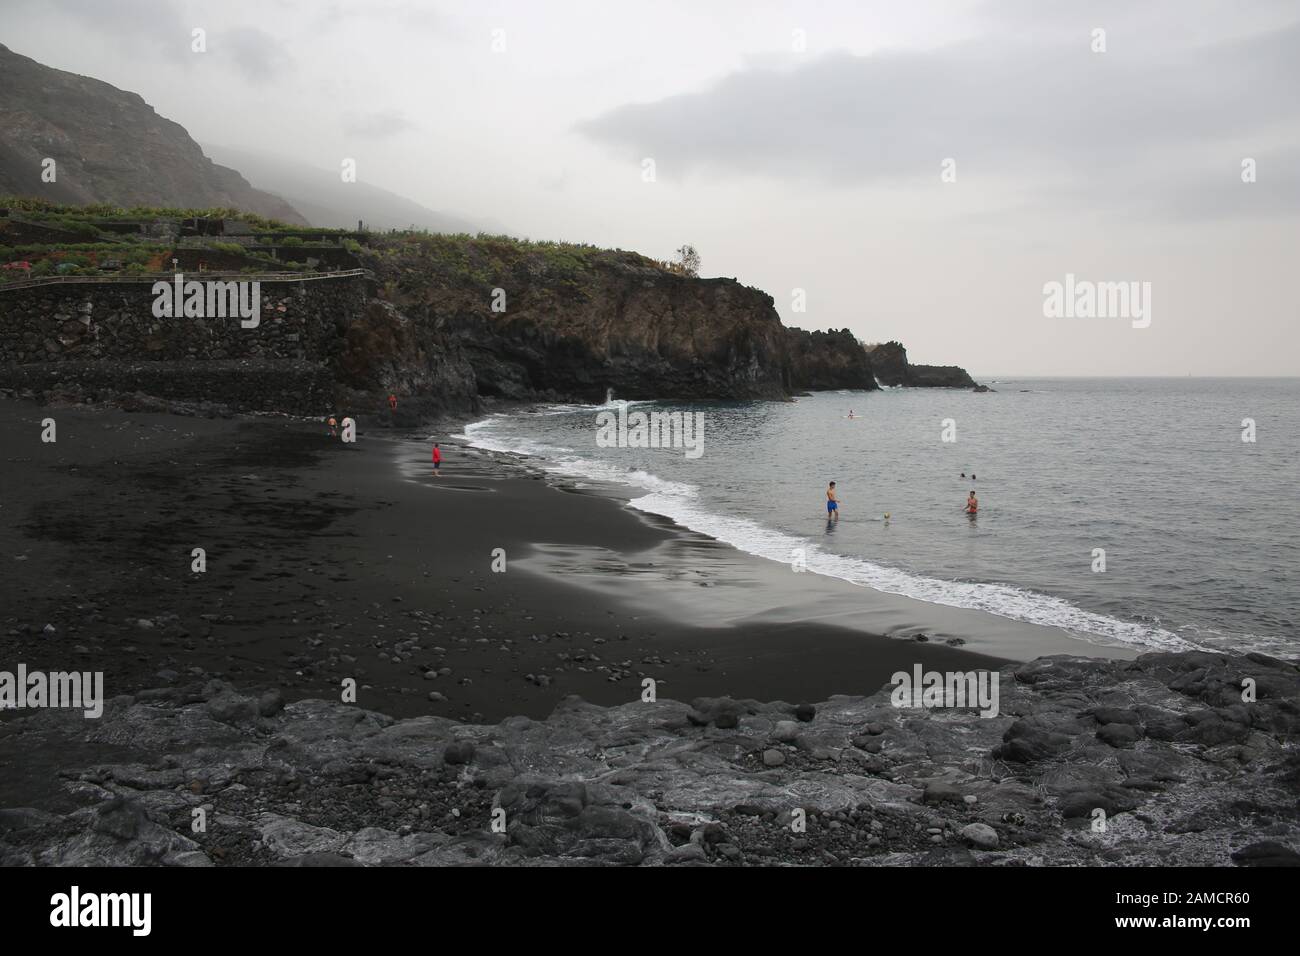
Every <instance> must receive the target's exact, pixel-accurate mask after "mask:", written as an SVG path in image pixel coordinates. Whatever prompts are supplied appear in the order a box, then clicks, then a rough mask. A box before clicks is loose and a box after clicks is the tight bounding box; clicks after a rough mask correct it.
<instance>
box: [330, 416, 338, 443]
mask: <svg viewBox="0 0 1300 956" xmlns="http://www.w3.org/2000/svg"><path fill="white" fill-rule="evenodd" d="M338 437H339V423H338V422H337V421H335V420H334V416H333V415H331V416H330V438H338Z"/></svg>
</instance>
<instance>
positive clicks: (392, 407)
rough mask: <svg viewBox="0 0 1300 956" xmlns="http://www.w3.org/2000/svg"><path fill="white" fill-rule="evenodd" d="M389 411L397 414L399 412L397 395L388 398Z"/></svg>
mask: <svg viewBox="0 0 1300 956" xmlns="http://www.w3.org/2000/svg"><path fill="white" fill-rule="evenodd" d="M388 410H389V411H390V412H395V411H397V396H396V395H389V396H388Z"/></svg>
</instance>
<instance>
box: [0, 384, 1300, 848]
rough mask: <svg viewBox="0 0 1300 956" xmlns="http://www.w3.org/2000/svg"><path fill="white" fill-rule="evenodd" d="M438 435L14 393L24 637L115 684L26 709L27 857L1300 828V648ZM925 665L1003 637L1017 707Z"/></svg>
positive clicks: (1111, 844) (4, 780) (17, 804)
mask: <svg viewBox="0 0 1300 956" xmlns="http://www.w3.org/2000/svg"><path fill="white" fill-rule="evenodd" d="M47 416H48V417H54V418H55V419H56V420H57V422H58V427H59V441H58V443H57V444H56V445H54V446H42V445H41V444H40V442H39V437H38V436H39V427H38V426H39V422H40V420H41V419H42V418H43V417H47ZM417 443H422V439H418V438H416V437H414V436H402V435H397V434H391V435H386V436H380V437H367V435H366V434H365V433H364V432H363V433H362V435H361V438H360V442H359V443H358V446H357V447H345V446H343V445H342V444H341V443H339V442H337V441H332V440H330V439H329V438H328V437H327V436H326V435H325V429H324V427H323V426H319V425H315V424H309V423H301V422H293V421H265V420H247V419H242V420H230V419H215V420H209V419H179V418H177V417H175V416H168V415H157V414H147V413H146V414H126V413H122V412H118V411H112V410H104V409H86V408H36V407H34V406H32V405H30V404H27V403H18V402H11V401H0V444H2V445H3V447H4V448H5V449H6V450H7V457H6V458H5V459H4V466H5V468H6V472H7V473H13V474H14V475H15V477H16V480H15V482H14V484H13V490H12V493H10V494H9V495H7V496H6V498H5V499H4V501H3V508H0V561H4V562H6V572H7V573H6V575H5V576H4V578H2V579H0V588H3V589H4V594H3V596H4V599H5V600H4V602H3V605H2V606H3V607H4V608H5V611H4V612H3V613H4V618H3V620H0V625H2V626H3V628H4V631H3V638H0V648H3V651H4V657H5V660H6V661H8V662H11V663H17V662H19V661H21V662H22V663H24V664H26V665H27V667H28V669H29V670H37V669H43V670H47V671H48V670H56V669H76V670H82V671H91V670H101V669H102V670H104V671H105V688H106V696H107V697H108V698H109V699H108V700H107V701H106V703H105V707H104V713H103V717H102V718H101V719H96V720H87V719H84V718H83V717H81V715H80V714H74V713H72V712H70V711H66V710H53V709H44V710H38V711H31V710H19V711H6V712H3V713H0V765H3V766H6V767H8V768H12V770H11V772H9V773H7V774H4V775H0V865H18V866H31V865H160V864H161V865H176V866H222V865H276V864H280V865H284V864H288V865H313V866H319V865H326V866H330V865H340V866H341V865H358V864H361V865H403V866H406V865H409V866H445V865H485V864H500V865H574V864H612V865H664V864H669V865H721V866H727V865H744V864H767V865H771V864H777V865H855V866H876V865H909V866H916V865H971V864H977V865H1030V866H1041V865H1081V864H1082V865H1124V866H1132V865H1150V864H1152V863H1159V864H1163V865H1218V866H1225V865H1230V864H1232V863H1237V864H1239V865H1295V863H1296V861H1298V860H1300V856H1297V855H1296V853H1295V851H1294V850H1293V849H1291V846H1290V845H1289V844H1290V843H1291V842H1292V837H1293V835H1294V833H1295V814H1294V800H1293V799H1290V797H1289V796H1288V791H1287V789H1286V787H1285V781H1286V780H1287V779H1289V778H1288V777H1287V774H1289V773H1293V769H1292V770H1288V769H1287V768H1288V767H1291V766H1292V765H1293V764H1294V743H1293V742H1288V741H1293V740H1294V735H1293V734H1294V725H1295V723H1296V717H1295V715H1294V707H1293V706H1292V705H1291V700H1293V699H1294V695H1295V693H1296V688H1297V687H1300V673H1298V672H1297V668H1296V666H1295V665H1294V664H1291V663H1286V662H1281V661H1276V660H1273V659H1270V658H1267V657H1265V656H1264V655H1245V656H1240V655H1234V656H1231V657H1229V656H1224V655H1217V654H1206V653H1199V652H1189V653H1181V654H1180V653H1172V654H1171V653H1149V654H1144V655H1142V656H1141V657H1140V658H1138V659H1136V660H1127V659H1105V658H1102V657H1095V656H1094V657H1085V656H1079V655H1069V656H1051V657H1040V658H1037V659H1035V660H1033V661H1030V662H1027V663H1011V662H1008V661H1007V660H1006V659H1003V658H999V657H995V656H991V655H985V654H979V653H975V652H974V651H973V650H971V649H970V648H969V647H967V646H963V647H952V646H948V645H947V644H943V643H939V642H938V641H925V642H920V641H916V640H906V639H900V638H897V637H885V636H881V635H873V634H870V633H867V632H865V631H864V630H863V629H862V626H863V625H862V622H861V621H856V622H854V621H849V620H847V618H846V615H845V613H842V611H841V610H840V609H836V608H830V609H828V610H827V612H826V613H825V614H824V615H822V618H823V619H817V620H792V619H790V618H793V617H794V616H795V615H796V614H797V613H802V612H801V611H800V608H801V607H805V606H806V602H807V601H808V600H809V596H808V594H806V593H804V594H800V593H798V592H800V591H805V590H806V589H807V588H808V587H812V588H813V590H814V591H817V590H818V589H820V588H823V587H830V586H832V585H833V586H834V588H835V589H836V590H840V591H842V592H844V593H845V594H852V595H853V596H854V597H855V598H856V599H857V600H858V602H859V603H861V602H862V601H863V600H865V599H867V598H869V597H870V596H871V595H872V594H873V592H871V591H869V590H868V589H864V588H854V586H853V585H850V584H848V583H847V582H842V581H838V580H836V579H830V578H826V579H824V581H822V582H812V583H811V584H810V583H809V582H808V581H806V580H805V579H807V578H809V577H810V576H809V575H800V579H799V580H798V582H797V583H795V584H794V587H793V588H792V587H791V581H790V578H793V575H792V574H791V573H790V572H789V571H783V570H782V569H781V568H779V567H778V566H775V565H774V564H773V563H772V562H769V561H766V560H765V559H762V558H758V557H755V556H752V555H748V554H745V553H744V552H741V551H738V550H736V549H733V548H730V547H729V546H726V545H721V544H719V543H717V542H714V541H710V540H709V539H705V538H703V537H702V536H700V535H697V534H694V533H690V532H685V531H682V530H681V529H678V528H675V527H672V526H669V525H667V524H666V523H665V522H661V521H656V520H654V519H652V518H651V517H650V516H647V515H645V514H643V513H640V512H636V511H635V510H633V509H630V508H628V507H627V505H626V504H624V503H621V502H619V501H618V500H616V499H615V498H612V497H608V496H603V495H600V494H595V493H592V492H590V491H588V490H576V489H572V488H569V489H566V488H564V487H562V486H561V487H553V486H552V485H551V484H550V483H548V482H547V481H545V480H544V479H543V478H542V477H541V475H539V474H537V473H536V470H535V469H532V468H530V467H528V466H526V465H525V464H524V463H522V462H520V461H519V460H516V459H512V458H511V457H510V456H506V455H502V454H498V453H486V452H482V453H480V452H475V451H474V450H472V449H465V450H463V451H462V450H459V449H454V450H453V455H452V456H449V457H450V460H447V459H444V470H443V474H444V477H442V478H438V479H434V478H433V477H432V476H431V475H430V474H429V473H428V470H425V473H424V474H420V473H419V472H420V470H421V469H420V468H419V467H417V466H415V465H413V464H409V462H408V464H406V465H404V467H406V468H407V469H408V471H410V470H412V469H413V470H414V473H408V474H406V475H405V476H403V475H402V474H401V472H400V471H399V470H398V469H397V468H395V467H394V466H395V464H396V461H395V460H400V461H403V462H407V461H408V459H412V458H414V457H416V449H417V448H422V447H423V446H422V444H417ZM195 546H202V547H205V548H206V549H207V562H208V564H207V570H206V571H204V572H202V573H195V572H193V571H191V570H190V562H191V560H192V558H191V549H192V548H193V547H195ZM498 548H501V549H504V551H505V556H506V562H507V564H506V570H505V571H504V572H500V573H494V572H493V571H492V569H491V564H492V561H493V552H494V551H495V550H496V549H498ZM566 561H567V562H568V563H567V565H566V563H565V562H566ZM719 562H722V564H719ZM575 566H576V567H578V568H579V569H580V570H581V572H582V573H575V572H574V570H573V568H574V567H575ZM724 567H725V571H724V570H722V569H723V568H724ZM709 573H711V574H714V575H717V576H719V577H725V578H732V577H734V578H735V583H734V584H732V585H730V588H732V589H733V593H731V594H727V593H726V591H727V589H726V588H722V587H719V586H718V580H717V579H716V578H715V579H714V580H713V581H712V582H710V581H708V580H702V579H701V574H705V575H707V574H709ZM647 575H648V577H647ZM785 575H789V576H790V578H786V577H785ZM630 581H636V582H637V584H638V586H637V587H634V588H629V587H628V586H627V585H628V583H629V582H630ZM647 581H649V582H650V585H651V586H650V587H648V588H646V587H641V586H639V585H640V584H642V583H645V582H647ZM707 583H712V584H713V585H714V586H712V587H701V586H700V585H701V584H707ZM819 593H820V592H819ZM647 595H649V596H647ZM756 595H763V596H766V597H767V598H768V601H767V605H766V606H765V607H761V608H758V609H757V610H755V608H754V605H755V604H756V603H758V602H756V601H755V600H754V596H756ZM773 595H775V596H776V597H775V598H773ZM821 600H822V598H821V597H819V596H814V598H813V601H814V603H817V602H820V601H821ZM801 602H804V603H803V604H801ZM746 603H748V604H749V605H750V607H749V608H747V609H746V612H745V613H743V614H737V613H736V608H737V607H738V606H740V605H743V604H746ZM701 609H711V614H712V617H711V618H709V622H710V623H712V624H713V625H714V626H705V625H704V624H702V623H701V621H702V620H704V619H705V618H706V617H708V615H704V616H702V615H701V614H700V611H701ZM783 615H784V617H783ZM683 622H684V623H683ZM46 624H49V625H50V627H51V628H52V631H51V630H47V629H46V628H45V625H46ZM846 624H855V626H854V627H849V626H844V625H846ZM917 667H920V668H921V669H922V670H934V671H962V672H966V671H970V670H987V671H992V672H993V675H995V677H994V679H995V680H996V681H997V686H999V687H1000V688H1001V700H1000V711H998V712H997V713H995V714H994V715H992V716H989V717H982V716H980V714H979V712H978V709H977V708H970V707H960V706H958V707H941V708H939V709H930V708H926V707H921V708H917V707H903V708H899V707H896V706H894V705H893V704H892V703H891V700H890V696H891V695H890V693H889V690H890V688H889V687H888V686H887V683H888V679H889V675H890V674H891V673H892V672H894V671H900V670H901V671H904V672H906V673H908V674H909V675H910V674H911V673H913V671H914V669H915V668H917ZM0 669H3V668H2V667H0ZM1243 675H1245V676H1249V677H1251V678H1252V680H1254V681H1255V682H1256V683H1257V685H1258V689H1259V701H1258V703H1254V704H1251V705H1249V706H1243V705H1242V704H1241V703H1240V700H1239V699H1240V686H1241V680H1242V677H1243ZM645 677H651V678H653V679H654V680H655V681H656V682H657V686H656V695H655V698H654V699H653V700H646V699H644V698H643V697H642V690H643V684H642V680H643V679H644V678H645ZM346 678H351V679H354V680H355V681H356V683H357V696H356V700H355V702H353V701H349V700H346V699H342V700H341V699H340V693H339V687H340V685H341V682H342V681H343V680H344V679H346ZM431 695H434V696H433V699H431ZM1243 801H1247V802H1248V803H1249V805H1250V806H1252V807H1255V808H1257V813H1258V814H1259V815H1261V816H1260V821H1259V822H1255V821H1253V819H1252V820H1251V821H1247V822H1244V823H1243V821H1242V820H1241V819H1240V811H1239V808H1240V807H1241V806H1242V805H1243ZM198 806H204V807H208V808H210V813H211V819H212V820H214V821H216V825H214V826H211V827H209V829H208V830H207V831H206V832H203V833H194V832H193V831H192V830H191V828H190V821H191V816H192V810H193V808H195V807H198ZM1099 808H1100V809H1102V810H1104V812H1105V813H1106V815H1107V818H1108V820H1109V821H1110V824H1109V829H1108V830H1107V831H1106V832H1105V833H1102V834H1097V833H1095V832H1092V831H1091V828H1090V820H1091V819H1092V818H1093V817H1094V816H1095V811H1096V810H1097V809H1099ZM501 811H504V812H505V814H506V820H507V821H508V822H507V824H506V830H505V832H504V833H501V832H498V831H496V830H495V829H494V828H493V827H492V821H493V820H494V819H496V818H497V814H498V813H499V812H501ZM793 811H802V812H804V813H805V814H806V816H807V821H808V825H807V830H806V832H802V833H795V832H792V830H791V828H790V827H789V826H788V825H787V824H786V823H785V821H786V820H788V819H789V815H790V813H791V812H793ZM1193 819H1194V821H1195V825H1189V823H1188V822H1187V821H1188V820H1193Z"/></svg>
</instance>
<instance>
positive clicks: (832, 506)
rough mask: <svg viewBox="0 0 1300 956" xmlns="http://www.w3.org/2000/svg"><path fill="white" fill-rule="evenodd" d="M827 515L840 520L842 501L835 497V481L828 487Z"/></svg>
mask: <svg viewBox="0 0 1300 956" xmlns="http://www.w3.org/2000/svg"><path fill="white" fill-rule="evenodd" d="M826 517H828V518H834V519H835V520H836V521H839V520H840V503H839V501H837V500H836V498H835V482H833V481H832V482H831V484H830V487H829V488H827V489H826Z"/></svg>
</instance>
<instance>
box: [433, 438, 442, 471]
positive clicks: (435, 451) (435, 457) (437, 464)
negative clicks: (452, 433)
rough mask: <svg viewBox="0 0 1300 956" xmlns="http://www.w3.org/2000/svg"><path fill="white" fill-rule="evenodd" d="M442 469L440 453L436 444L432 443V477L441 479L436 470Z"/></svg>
mask: <svg viewBox="0 0 1300 956" xmlns="http://www.w3.org/2000/svg"><path fill="white" fill-rule="evenodd" d="M441 467H442V451H441V450H440V449H439V448H438V443H437V442H434V443H433V477H435V478H441V477H442V475H441V474H440V473H439V472H438V469H439V468H441Z"/></svg>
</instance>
